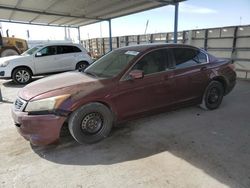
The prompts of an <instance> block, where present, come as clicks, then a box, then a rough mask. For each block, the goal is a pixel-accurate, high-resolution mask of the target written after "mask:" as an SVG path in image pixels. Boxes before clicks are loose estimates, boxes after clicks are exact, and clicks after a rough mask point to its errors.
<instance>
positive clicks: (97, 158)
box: [0, 80, 250, 188]
mask: <svg viewBox="0 0 250 188" xmlns="http://www.w3.org/2000/svg"><path fill="white" fill-rule="evenodd" d="M0 82H1V84H0V86H1V88H2V93H3V96H4V98H5V100H6V101H5V102H0V159H1V160H0V187H32V188H33V187H78V188H80V187H101V188H103V187H108V188H110V187H136V188H137V187H143V188H144V187H164V188H165V187H171V188H172V187H176V188H177V187H178V188H182V187H183V188H196V187H197V188H211V187H212V188H223V187H235V188H238V187H240V188H241V187H242V188H249V187H250V82H249V81H238V83H237V86H236V88H235V89H234V90H233V92H232V93H230V94H229V95H228V96H226V97H225V98H224V101H223V103H222V105H221V107H220V108H219V109H218V110H214V111H204V110H202V109H200V108H199V107H189V108H184V109H180V110H177V111H172V112H167V113H162V114H159V115H154V116H150V117H145V118H141V119H138V120H134V121H130V122H127V123H125V124H123V125H122V126H121V127H119V128H115V129H114V130H113V131H112V134H111V136H110V137H109V138H107V139H105V140H103V141H101V142H99V143H97V144H92V145H79V144H77V143H76V142H75V141H74V140H73V139H72V137H71V136H70V135H69V133H68V132H65V134H64V136H63V137H62V139H61V141H60V143H59V144H58V145H51V146H48V147H33V146H31V145H30V144H29V142H27V141H25V140H24V139H23V138H22V137H21V136H20V135H19V134H18V133H17V132H16V130H15V126H14V124H13V121H12V119H11V116H10V108H11V105H12V104H11V103H9V102H12V101H13V100H14V98H15V95H16V93H17V91H18V90H19V87H17V86H15V85H14V84H13V83H12V82H10V81H3V80H0Z"/></svg>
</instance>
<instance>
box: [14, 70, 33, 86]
mask: <svg viewBox="0 0 250 188" xmlns="http://www.w3.org/2000/svg"><path fill="white" fill-rule="evenodd" d="M31 78H32V73H31V71H30V70H29V69H27V68H25V67H20V68H16V69H15V70H14V71H13V73H12V79H13V80H14V82H15V83H17V84H28V83H29V82H30V81H31Z"/></svg>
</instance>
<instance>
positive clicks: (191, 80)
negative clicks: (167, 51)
mask: <svg viewBox="0 0 250 188" xmlns="http://www.w3.org/2000/svg"><path fill="white" fill-rule="evenodd" d="M171 51H172V59H173V61H174V62H175V69H174V77H175V84H176V89H175V91H176V95H175V100H176V102H185V101H189V100H196V99H200V98H201V96H202V94H203V92H204V90H205V87H206V85H207V83H208V80H209V78H208V74H207V71H208V67H207V66H208V59H207V56H206V54H204V53H203V52H201V51H200V50H198V49H195V48H188V47H183V48H172V49H171Z"/></svg>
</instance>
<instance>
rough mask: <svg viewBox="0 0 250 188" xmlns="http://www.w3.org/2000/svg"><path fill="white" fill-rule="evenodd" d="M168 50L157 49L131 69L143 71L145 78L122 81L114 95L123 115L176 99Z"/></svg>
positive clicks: (136, 112)
mask: <svg viewBox="0 0 250 188" xmlns="http://www.w3.org/2000/svg"><path fill="white" fill-rule="evenodd" d="M166 53H167V51H166V50H165V49H159V50H154V51H152V52H149V53H148V54H146V55H145V56H144V57H142V58H141V59H140V60H139V61H138V62H137V63H136V64H135V65H134V66H133V68H132V69H131V70H142V71H143V72H144V77H143V78H141V79H135V80H126V79H125V80H122V81H120V83H119V86H118V92H117V96H116V98H115V100H114V101H115V103H116V106H117V107H118V109H117V110H118V111H119V114H122V118H126V117H129V116H133V115H135V114H139V113H143V112H146V111H149V110H153V109H156V108H160V107H163V106H166V105H168V104H170V103H172V102H173V86H174V84H173V78H172V71H168V69H167V58H166V57H167V55H166Z"/></svg>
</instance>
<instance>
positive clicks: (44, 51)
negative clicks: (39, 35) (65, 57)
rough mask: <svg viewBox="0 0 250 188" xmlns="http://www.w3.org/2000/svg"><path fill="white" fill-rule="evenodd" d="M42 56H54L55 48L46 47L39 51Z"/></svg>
mask: <svg viewBox="0 0 250 188" xmlns="http://www.w3.org/2000/svg"><path fill="white" fill-rule="evenodd" d="M40 52H41V54H42V56H48V55H55V54H56V46H47V47H45V48H43V49H42V50H40Z"/></svg>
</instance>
